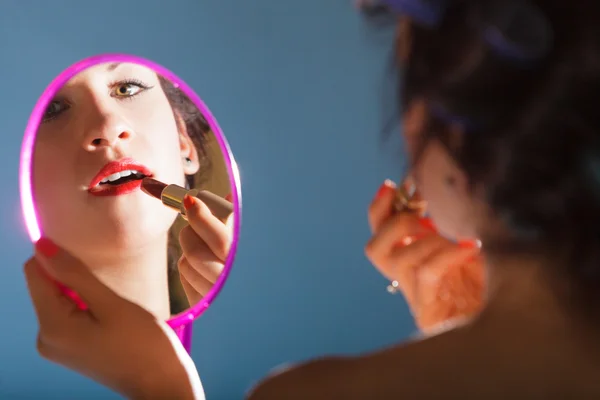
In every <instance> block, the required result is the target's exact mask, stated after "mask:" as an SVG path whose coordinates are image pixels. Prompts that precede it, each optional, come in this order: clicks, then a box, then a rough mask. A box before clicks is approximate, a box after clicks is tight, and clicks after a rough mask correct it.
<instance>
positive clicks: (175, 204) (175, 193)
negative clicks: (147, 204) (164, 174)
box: [142, 178, 233, 221]
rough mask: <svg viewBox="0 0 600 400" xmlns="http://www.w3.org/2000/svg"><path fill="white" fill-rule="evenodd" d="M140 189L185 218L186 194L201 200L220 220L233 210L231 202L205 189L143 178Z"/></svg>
mask: <svg viewBox="0 0 600 400" xmlns="http://www.w3.org/2000/svg"><path fill="white" fill-rule="evenodd" d="M142 191H143V192H144V193H146V194H147V195H149V196H152V197H154V198H155V199H158V200H160V201H162V203H163V204H164V205H165V206H167V207H169V208H172V209H173V210H176V211H178V212H179V213H180V214H181V216H182V217H183V218H185V219H187V216H186V211H185V206H184V204H183V203H184V199H185V196H187V195H190V196H194V197H196V198H197V199H199V200H201V201H202V202H203V203H204V204H206V206H207V207H208V208H209V209H210V211H211V213H212V214H213V215H214V216H215V217H217V218H219V219H220V220H221V221H225V220H226V219H227V218H228V217H229V215H231V213H232V212H233V204H231V203H230V202H229V201H227V200H225V199H223V198H221V197H219V196H217V195H216V194H214V193H211V192H209V191H207V190H198V189H185V188H182V187H181V186H177V185H167V184H166V183H162V182H160V181H157V180H156V179H152V178H144V179H143V180H142Z"/></svg>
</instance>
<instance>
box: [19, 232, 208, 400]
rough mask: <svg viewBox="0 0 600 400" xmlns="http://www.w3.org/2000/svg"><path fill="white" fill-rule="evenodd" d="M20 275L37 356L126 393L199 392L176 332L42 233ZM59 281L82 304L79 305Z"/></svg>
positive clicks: (152, 395)
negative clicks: (33, 321) (31, 311)
mask: <svg viewBox="0 0 600 400" xmlns="http://www.w3.org/2000/svg"><path fill="white" fill-rule="evenodd" d="M25 277H26V279H27V286H28V288H29V292H30V295H31V299H32V301H33V305H34V308H35V312H36V314H37V318H38V322H39V332H38V338H37V348H38V351H39V353H40V355H41V356H42V357H44V358H46V359H48V360H50V361H52V362H55V363H57V364H60V365H63V366H65V367H67V368H69V369H72V370H74V371H76V372H79V373H81V374H83V375H85V376H87V377H89V378H91V379H94V380H95V381H97V382H99V383H101V384H103V385H105V386H107V387H109V388H111V389H112V390H115V391H117V392H118V393H121V394H122V395H124V396H126V397H128V398H132V399H148V398H181V399H193V398H204V394H203V391H202V386H201V383H200V381H199V379H198V375H197V372H196V369H195V367H194V364H193V362H192V360H191V358H190V357H189V355H188V354H187V352H186V351H185V349H184V348H183V346H182V345H181V343H180V342H179V339H177V337H176V336H175V334H174V332H173V331H172V330H171V329H170V328H169V327H168V326H167V325H166V324H165V323H164V322H162V321H157V320H156V319H155V318H154V317H153V316H152V315H151V314H150V313H149V312H147V311H146V310H144V309H143V308H141V307H139V306H138V305H136V304H134V303H131V302H129V301H127V300H125V299H123V298H121V297H119V296H118V295H117V294H116V293H115V292H113V291H112V290H111V289H109V288H108V287H107V286H105V285H104V284H103V283H102V282H100V281H99V280H98V278H96V277H95V276H94V275H93V274H92V272H91V271H90V270H89V269H88V268H87V267H86V266H85V265H84V264H83V263H82V262H81V261H79V260H78V259H76V258H75V257H73V256H71V255H70V254H69V253H67V252H66V251H65V250H63V249H60V248H58V247H57V246H56V245H54V244H53V243H52V242H51V241H49V240H48V239H40V241H38V243H37V244H36V253H35V255H34V256H33V257H32V258H30V259H29V260H28V261H27V262H26V263H25ZM58 282H60V283H62V284H63V285H65V286H67V287H69V288H70V289H72V290H73V291H75V292H76V293H77V294H78V295H79V297H80V298H81V299H82V300H83V302H84V303H85V304H86V305H87V307H88V308H87V309H86V310H81V309H80V308H79V307H77V305H76V304H75V303H74V302H73V301H72V300H70V299H69V298H67V297H66V296H65V295H64V294H63V292H62V291H61V290H60V289H59V287H58V285H57V283H58ZM161 396H164V397H161Z"/></svg>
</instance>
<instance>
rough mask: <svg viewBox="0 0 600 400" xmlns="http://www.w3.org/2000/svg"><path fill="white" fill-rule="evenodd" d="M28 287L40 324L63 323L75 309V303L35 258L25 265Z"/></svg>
mask: <svg viewBox="0 0 600 400" xmlns="http://www.w3.org/2000/svg"><path fill="white" fill-rule="evenodd" d="M23 269H24V273H25V280H26V282H27V289H28V290H29V295H30V296H31V300H32V302H33V307H34V309H35V313H36V315H37V318H38V322H39V324H40V326H45V327H47V326H51V325H53V324H56V323H58V324H62V323H64V321H65V320H66V317H67V316H68V315H69V314H70V313H71V312H73V311H75V305H74V304H73V303H72V302H71V301H69V300H68V299H67V298H65V297H64V296H63V295H62V293H61V291H60V290H59V288H58V286H56V284H55V282H54V281H53V280H52V278H51V277H50V276H49V275H48V274H47V273H46V272H45V271H44V269H43V267H42V266H41V265H40V264H39V262H38V261H37V260H36V259H35V258H34V257H32V258H30V259H29V260H27V262H25V265H24V268H23Z"/></svg>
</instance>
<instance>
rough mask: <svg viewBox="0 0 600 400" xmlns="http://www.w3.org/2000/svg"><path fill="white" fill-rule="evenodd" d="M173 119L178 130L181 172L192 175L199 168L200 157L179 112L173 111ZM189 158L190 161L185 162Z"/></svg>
mask: <svg viewBox="0 0 600 400" xmlns="http://www.w3.org/2000/svg"><path fill="white" fill-rule="evenodd" d="M175 120H176V122H177V130H178V132H179V149H180V150H181V163H182V164H183V172H184V173H185V174H186V175H194V174H195V173H197V172H198V170H199V169H200V159H199V157H198V150H197V149H196V145H194V141H193V140H192V138H190V136H189V134H188V131H187V128H186V125H185V121H184V120H183V118H182V117H181V114H179V112H177V111H176V112H175ZM187 159H189V160H190V161H191V162H189V163H188V162H187Z"/></svg>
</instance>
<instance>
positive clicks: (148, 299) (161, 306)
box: [82, 235, 171, 321]
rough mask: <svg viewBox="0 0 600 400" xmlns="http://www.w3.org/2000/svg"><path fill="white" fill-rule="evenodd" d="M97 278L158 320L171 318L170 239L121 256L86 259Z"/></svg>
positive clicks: (105, 254)
mask: <svg viewBox="0 0 600 400" xmlns="http://www.w3.org/2000/svg"><path fill="white" fill-rule="evenodd" d="M82 261H84V262H85V263H86V265H88V266H89V267H90V269H91V270H92V271H94V274H95V275H96V276H97V277H98V278H99V279H100V280H101V281H102V282H103V283H104V284H105V285H107V286H108V287H110V288H111V289H112V290H113V291H115V292H116V293H117V294H118V295H119V296H121V297H123V298H125V299H127V300H129V301H131V302H133V303H135V304H138V305H139V306H141V307H143V308H144V309H146V310H147V311H148V312H150V313H151V314H153V315H154V316H155V317H156V318H157V319H159V320H162V321H166V320H167V319H169V318H170V316H171V313H170V307H169V285H168V275H167V236H166V235H165V236H164V237H161V238H159V239H158V240H155V241H152V242H148V243H146V244H145V245H144V246H139V247H137V248H136V250H135V251H134V252H131V253H127V254H123V252H118V254H117V256H114V254H111V253H109V252H104V253H101V254H94V256H93V257H86V258H82Z"/></svg>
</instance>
